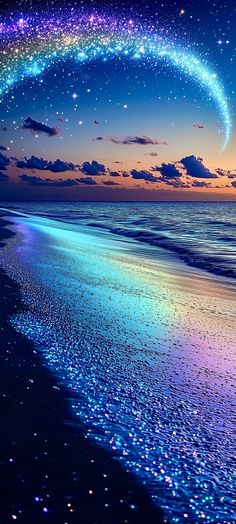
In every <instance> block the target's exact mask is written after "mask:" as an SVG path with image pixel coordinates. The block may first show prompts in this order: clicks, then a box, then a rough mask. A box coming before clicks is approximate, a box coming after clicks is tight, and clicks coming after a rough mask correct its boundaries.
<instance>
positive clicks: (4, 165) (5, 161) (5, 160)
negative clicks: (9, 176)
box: [0, 153, 10, 170]
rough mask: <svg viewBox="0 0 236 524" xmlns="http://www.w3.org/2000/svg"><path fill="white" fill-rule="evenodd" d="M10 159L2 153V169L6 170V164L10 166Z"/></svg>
mask: <svg viewBox="0 0 236 524" xmlns="http://www.w3.org/2000/svg"><path fill="white" fill-rule="evenodd" d="M9 164H10V160H9V158H7V157H6V156H5V155H3V154H2V153H0V169H2V170H5V169H6V166H9Z"/></svg>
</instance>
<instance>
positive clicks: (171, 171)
mask: <svg viewBox="0 0 236 524" xmlns="http://www.w3.org/2000/svg"><path fill="white" fill-rule="evenodd" d="M153 170H154V171H160V173H161V175H162V177H164V178H179V177H181V173H180V171H179V170H178V169H177V168H176V167H175V164H165V163H163V164H161V166H160V167H158V166H156V167H154V168H153Z"/></svg>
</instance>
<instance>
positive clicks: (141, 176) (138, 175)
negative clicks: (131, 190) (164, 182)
mask: <svg viewBox="0 0 236 524" xmlns="http://www.w3.org/2000/svg"><path fill="white" fill-rule="evenodd" d="M130 174H131V176H132V178H134V179H135V180H146V182H158V178H157V177H155V176H154V175H152V174H151V173H149V171H143V170H141V171H137V170H136V169H132V170H131V171H130Z"/></svg>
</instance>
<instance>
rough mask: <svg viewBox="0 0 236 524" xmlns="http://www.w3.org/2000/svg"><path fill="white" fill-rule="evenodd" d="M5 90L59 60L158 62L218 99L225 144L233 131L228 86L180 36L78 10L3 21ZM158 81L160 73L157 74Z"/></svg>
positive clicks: (0, 73) (1, 88)
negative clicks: (182, 41)
mask: <svg viewBox="0 0 236 524" xmlns="http://www.w3.org/2000/svg"><path fill="white" fill-rule="evenodd" d="M0 34H1V58H0V94H1V95H3V94H4V93H5V92H7V91H8V90H9V89H10V88H11V87H12V86H14V85H15V84H17V83H19V82H21V81H23V80H24V79H26V78H27V77H34V76H37V75H40V74H41V73H42V72H44V71H45V70H47V68H49V67H50V66H52V65H53V64H54V63H56V62H58V61H62V62H63V61H66V60H75V61H78V62H80V63H85V62H86V61H92V60H101V61H107V60H112V59H113V60H121V61H123V62H124V64H127V61H128V60H132V61H134V60H136V61H137V60H139V61H141V62H142V65H143V66H144V67H145V65H148V66H149V67H150V66H151V67H152V68H153V72H154V74H155V71H156V70H157V68H158V67H160V66H159V62H161V63H162V64H163V65H164V66H165V65H166V67H168V66H171V67H173V68H175V69H176V71H178V72H179V73H180V77H181V75H183V74H184V75H185V76H186V78H192V79H193V80H194V81H195V82H196V84H197V86H198V87H199V88H200V89H203V90H204V91H205V93H206V96H207V100H208V102H209V101H212V100H214V102H215V103H216V106H217V108H218V111H219V114H220V116H221V119H222V127H223V134H224V145H223V148H225V147H226V146H227V144H228V141H229V138H230V132H231V119H230V110H229V105H228V101H227V97H226V94H225V90H224V86H223V85H222V83H221V81H220V80H219V78H218V75H217V73H215V72H213V71H212V70H211V69H210V68H209V67H208V66H207V65H206V63H205V61H204V60H203V59H201V57H198V56H196V55H195V54H194V53H193V52H191V51H189V48H188V47H187V48H186V49H185V48H183V46H181V45H180V43H179V42H178V40H177V38H176V36H175V37H174V38H173V39H170V38H169V37H168V38H167V37H166V36H164V33H163V31H161V30H160V31H158V30H157V29H156V28H154V27H153V25H151V26H145V27H144V26H142V25H141V24H140V23H136V22H134V21H133V20H128V19H127V20H125V19H123V18H118V17H114V18H112V17H107V16H105V15H102V16H99V15H98V14H92V15H85V14H83V13H82V14H81V13H80V12H77V11H75V10H74V9H70V10H60V11H59V13H55V14H53V13H52V14H50V16H47V17H45V16H44V15H43V14H42V15H41V16H40V15H37V17H33V18H32V17H27V16H25V17H21V18H18V19H15V20H10V21H3V23H2V24H1V25H0ZM154 81H155V77H154Z"/></svg>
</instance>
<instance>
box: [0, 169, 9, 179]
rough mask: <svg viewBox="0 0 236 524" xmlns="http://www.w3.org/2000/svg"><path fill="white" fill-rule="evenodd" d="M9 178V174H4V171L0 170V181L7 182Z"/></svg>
mask: <svg viewBox="0 0 236 524" xmlns="http://www.w3.org/2000/svg"><path fill="white" fill-rule="evenodd" d="M8 180H9V176H8V175H6V174H5V173H2V171H0V182H7V181H8Z"/></svg>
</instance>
